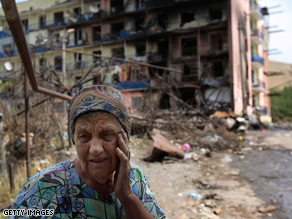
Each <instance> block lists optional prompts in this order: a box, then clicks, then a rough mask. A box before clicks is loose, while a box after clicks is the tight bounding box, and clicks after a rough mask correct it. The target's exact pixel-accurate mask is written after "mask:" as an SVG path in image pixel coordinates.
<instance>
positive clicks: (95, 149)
mask: <svg viewBox="0 0 292 219" xmlns="http://www.w3.org/2000/svg"><path fill="white" fill-rule="evenodd" d="M103 151H104V149H103V146H102V141H101V140H100V139H98V138H92V140H91V142H90V147H89V153H91V154H100V153H101V152H103Z"/></svg>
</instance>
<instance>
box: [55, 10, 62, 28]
mask: <svg viewBox="0 0 292 219" xmlns="http://www.w3.org/2000/svg"><path fill="white" fill-rule="evenodd" d="M54 21H55V24H57V25H60V24H64V13H63V11H61V12H56V13H54Z"/></svg>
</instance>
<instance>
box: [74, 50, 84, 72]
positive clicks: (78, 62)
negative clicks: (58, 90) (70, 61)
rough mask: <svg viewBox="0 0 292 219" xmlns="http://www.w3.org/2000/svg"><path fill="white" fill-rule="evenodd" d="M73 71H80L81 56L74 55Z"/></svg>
mask: <svg viewBox="0 0 292 219" xmlns="http://www.w3.org/2000/svg"><path fill="white" fill-rule="evenodd" d="M74 60H75V63H74V69H77V70H78V69H81V68H82V54H76V53H75V54H74Z"/></svg>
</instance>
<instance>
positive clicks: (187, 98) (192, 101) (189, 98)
mask: <svg viewBox="0 0 292 219" xmlns="http://www.w3.org/2000/svg"><path fill="white" fill-rule="evenodd" d="M180 93H181V97H182V100H183V101H184V102H186V103H188V104H189V105H191V106H196V104H197V102H196V97H195V94H196V92H195V91H194V90H191V91H189V90H188V91H184V92H180Z"/></svg>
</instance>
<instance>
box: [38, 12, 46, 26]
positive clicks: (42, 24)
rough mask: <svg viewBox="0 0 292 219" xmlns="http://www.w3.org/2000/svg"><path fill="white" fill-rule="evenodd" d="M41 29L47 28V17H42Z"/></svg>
mask: <svg viewBox="0 0 292 219" xmlns="http://www.w3.org/2000/svg"><path fill="white" fill-rule="evenodd" d="M39 26H40V29H44V28H46V15H41V16H40V19H39Z"/></svg>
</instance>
